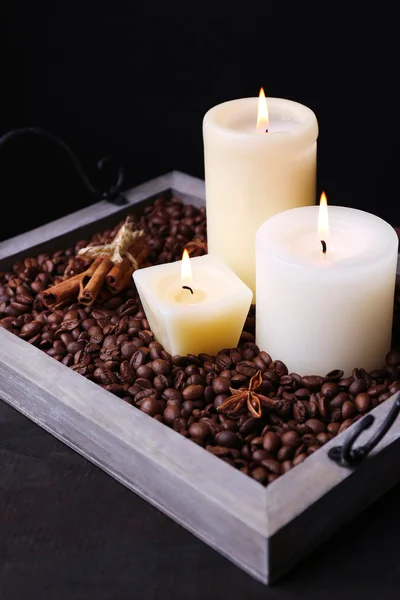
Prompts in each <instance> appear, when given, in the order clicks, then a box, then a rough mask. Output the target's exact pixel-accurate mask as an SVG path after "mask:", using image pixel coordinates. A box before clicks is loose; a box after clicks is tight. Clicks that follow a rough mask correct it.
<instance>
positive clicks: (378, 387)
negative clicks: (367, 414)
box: [368, 383, 388, 398]
mask: <svg viewBox="0 0 400 600" xmlns="http://www.w3.org/2000/svg"><path fill="white" fill-rule="evenodd" d="M387 389H388V386H387V385H386V384H384V383H382V384H378V383H375V384H373V385H371V386H370V387H369V388H368V394H369V395H370V396H371V398H378V396H380V395H381V394H384V393H385V392H386V391H387Z"/></svg>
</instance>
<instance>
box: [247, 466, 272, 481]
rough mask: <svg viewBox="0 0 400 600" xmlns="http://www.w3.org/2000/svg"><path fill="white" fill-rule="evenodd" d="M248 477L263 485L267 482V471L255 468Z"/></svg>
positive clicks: (262, 468)
mask: <svg viewBox="0 0 400 600" xmlns="http://www.w3.org/2000/svg"><path fill="white" fill-rule="evenodd" d="M250 477H252V478H253V479H255V480H256V481H258V482H259V483H262V484H263V485H265V484H266V483H267V482H268V471H267V470H266V469H265V468H264V467H256V468H255V469H253V471H252V472H251V473H250Z"/></svg>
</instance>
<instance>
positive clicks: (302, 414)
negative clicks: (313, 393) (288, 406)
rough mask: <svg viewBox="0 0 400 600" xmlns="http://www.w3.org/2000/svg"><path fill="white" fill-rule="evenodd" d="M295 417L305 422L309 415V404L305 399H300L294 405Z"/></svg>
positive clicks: (300, 421) (299, 421)
mask: <svg viewBox="0 0 400 600" xmlns="http://www.w3.org/2000/svg"><path fill="white" fill-rule="evenodd" d="M293 417H294V418H295V419H296V421H298V423H305V421H306V419H307V417H308V410H307V405H306V404H305V402H304V401H302V400H298V401H297V402H295V404H294V405H293Z"/></svg>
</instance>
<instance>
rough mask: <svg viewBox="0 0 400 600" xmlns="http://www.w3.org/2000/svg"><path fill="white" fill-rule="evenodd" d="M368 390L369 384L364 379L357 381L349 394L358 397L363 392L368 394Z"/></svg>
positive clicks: (351, 385) (352, 385) (351, 386)
mask: <svg viewBox="0 0 400 600" xmlns="http://www.w3.org/2000/svg"><path fill="white" fill-rule="evenodd" d="M367 388H368V385H367V382H366V381H365V380H364V379H355V380H354V381H353V383H351V384H350V386H349V394H351V395H352V396H357V394H361V393H362V392H366V391H367Z"/></svg>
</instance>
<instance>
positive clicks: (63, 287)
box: [42, 274, 82, 308]
mask: <svg viewBox="0 0 400 600" xmlns="http://www.w3.org/2000/svg"><path fill="white" fill-rule="evenodd" d="M81 278H82V274H79V275H74V277H70V279H66V280H65V281H62V282H61V283H57V284H56V285H53V286H52V287H51V288H49V289H48V290H46V291H44V292H43V293H42V302H43V304H44V305H45V306H46V307H47V308H55V306H56V305H58V304H60V305H61V304H62V303H63V302H65V301H66V300H69V299H72V298H74V297H75V296H76V295H77V293H78V290H79V284H80V281H81Z"/></svg>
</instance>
